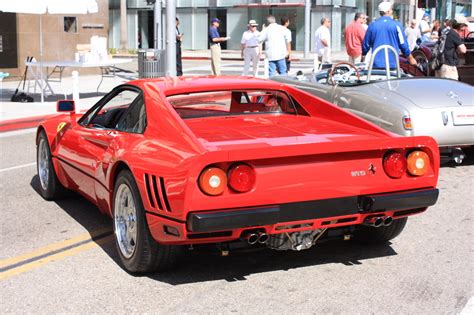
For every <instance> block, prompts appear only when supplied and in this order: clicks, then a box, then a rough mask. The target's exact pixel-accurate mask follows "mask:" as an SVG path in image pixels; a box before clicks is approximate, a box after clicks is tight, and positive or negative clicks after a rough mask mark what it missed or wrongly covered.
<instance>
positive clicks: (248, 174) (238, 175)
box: [229, 164, 256, 192]
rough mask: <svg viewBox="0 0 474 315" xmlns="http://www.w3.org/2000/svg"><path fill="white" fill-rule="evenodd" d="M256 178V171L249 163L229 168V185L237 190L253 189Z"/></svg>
mask: <svg viewBox="0 0 474 315" xmlns="http://www.w3.org/2000/svg"><path fill="white" fill-rule="evenodd" d="M255 180H256V176H255V171H254V170H253V168H252V167H250V166H249V165H246V164H238V165H234V166H232V167H231V168H230V169H229V187H230V188H232V189H233V190H235V191H236V192H247V191H250V190H252V188H253V187H254V185H255Z"/></svg>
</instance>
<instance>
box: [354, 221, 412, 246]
mask: <svg viewBox="0 0 474 315" xmlns="http://www.w3.org/2000/svg"><path fill="white" fill-rule="evenodd" d="M407 220H408V218H401V219H397V220H393V222H392V224H390V225H389V226H381V227H378V228H376V227H372V226H365V225H358V226H357V227H356V230H355V231H354V239H355V240H356V241H360V242H363V243H371V244H385V243H387V242H388V241H390V240H392V239H394V238H395V237H397V236H398V235H400V233H402V231H403V229H404V228H405V225H406V224H407Z"/></svg>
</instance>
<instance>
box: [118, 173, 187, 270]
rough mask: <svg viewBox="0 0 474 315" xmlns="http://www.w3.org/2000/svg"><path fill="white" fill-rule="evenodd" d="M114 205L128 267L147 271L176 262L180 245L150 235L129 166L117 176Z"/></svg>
mask: <svg viewBox="0 0 474 315" xmlns="http://www.w3.org/2000/svg"><path fill="white" fill-rule="evenodd" d="M113 207H114V209H113V210H114V212H113V222H114V234H115V243H116V245H117V251H118V254H119V257H120V260H121V262H122V264H123V266H124V267H125V269H126V270H128V271H129V272H132V273H145V272H153V271H162V270H166V269H170V268H171V267H173V266H174V265H175V263H176V261H177V257H178V255H179V250H180V247H179V246H170V245H162V244H159V243H157V242H156V241H155V240H154V239H153V237H152V236H151V233H150V230H149V228H148V223H147V221H146V217H145V209H144V207H143V203H142V199H141V197H140V193H139V190H138V187H137V184H136V183H135V179H134V178H133V175H132V173H131V172H130V171H129V170H123V171H121V172H120V173H119V175H118V177H117V181H116V183H115V188H114V199H113Z"/></svg>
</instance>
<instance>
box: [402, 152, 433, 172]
mask: <svg viewBox="0 0 474 315" xmlns="http://www.w3.org/2000/svg"><path fill="white" fill-rule="evenodd" d="M428 165H430V158H429V156H428V154H426V153H425V152H423V151H413V152H411V153H410V154H409V155H408V158H407V170H408V173H410V174H411V175H414V176H422V175H425V174H426V172H427V171H428Z"/></svg>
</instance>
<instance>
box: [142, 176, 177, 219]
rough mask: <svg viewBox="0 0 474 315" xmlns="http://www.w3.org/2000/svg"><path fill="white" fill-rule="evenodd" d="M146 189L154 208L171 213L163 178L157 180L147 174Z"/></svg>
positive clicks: (155, 177)
mask: <svg viewBox="0 0 474 315" xmlns="http://www.w3.org/2000/svg"><path fill="white" fill-rule="evenodd" d="M145 187H146V193H147V196H148V201H149V202H150V206H151V207H152V208H154V209H157V210H161V211H168V212H171V207H170V204H169V201H168V196H167V194H166V187H165V181H164V179H163V177H158V178H157V176H155V175H150V174H147V173H145ZM163 205H164V207H163Z"/></svg>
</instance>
